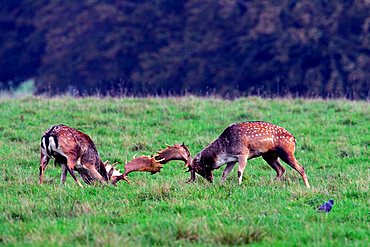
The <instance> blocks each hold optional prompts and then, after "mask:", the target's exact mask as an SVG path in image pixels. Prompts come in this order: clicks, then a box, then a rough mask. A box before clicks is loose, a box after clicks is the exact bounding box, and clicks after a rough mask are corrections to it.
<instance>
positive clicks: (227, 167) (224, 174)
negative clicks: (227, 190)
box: [221, 162, 236, 183]
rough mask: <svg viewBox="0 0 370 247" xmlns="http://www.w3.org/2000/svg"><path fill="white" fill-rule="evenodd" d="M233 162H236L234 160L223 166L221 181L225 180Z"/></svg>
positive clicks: (232, 166)
mask: <svg viewBox="0 0 370 247" xmlns="http://www.w3.org/2000/svg"><path fill="white" fill-rule="evenodd" d="M235 164H236V162H229V163H227V165H226V168H225V170H224V172H223V173H222V178H221V183H224V182H225V181H226V178H227V176H228V175H229V173H230V172H231V171H232V170H233V168H234V166H235Z"/></svg>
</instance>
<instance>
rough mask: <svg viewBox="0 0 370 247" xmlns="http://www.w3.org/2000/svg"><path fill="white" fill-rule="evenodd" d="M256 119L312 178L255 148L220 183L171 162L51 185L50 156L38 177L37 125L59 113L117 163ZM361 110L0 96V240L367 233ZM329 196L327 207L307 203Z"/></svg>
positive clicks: (356, 106) (178, 240)
mask: <svg viewBox="0 0 370 247" xmlns="http://www.w3.org/2000/svg"><path fill="white" fill-rule="evenodd" d="M248 120H265V121H268V122H272V123H275V124H277V125H280V126H283V127H285V128H286V129H287V130H288V131H290V132H291V133H293V134H294V135H295V137H296V139H297V145H298V147H297V150H296V157H297V159H298V160H299V162H300V163H301V164H302V165H303V166H304V167H305V169H306V171H307V174H308V178H309V182H310V184H311V186H312V188H311V189H306V188H305V187H304V185H303V182H302V180H301V178H300V176H299V175H298V173H297V172H295V171H293V170H292V169H291V168H290V167H288V166H287V165H285V164H284V166H285V167H286V168H287V173H286V176H285V180H284V181H282V182H275V181H273V178H274V176H275V172H274V171H273V170H272V169H271V168H270V167H269V166H268V165H267V164H266V163H265V162H264V161H263V160H262V159H261V158H258V159H254V160H250V161H249V162H248V165H247V168H246V170H245V173H244V180H243V184H242V185H241V186H239V185H238V184H237V176H236V169H235V170H234V171H233V172H232V173H231V174H230V176H229V178H228V180H227V181H226V183H225V184H223V185H220V183H219V182H220V178H221V174H222V171H223V169H219V170H216V172H215V183H214V184H209V183H208V182H206V181H205V180H204V179H203V178H200V177H199V178H198V180H197V181H196V182H195V183H193V184H187V183H185V181H186V180H187V179H188V177H189V176H190V175H189V174H188V173H185V172H184V169H183V164H182V163H181V162H173V163H169V164H167V165H166V166H165V167H164V168H163V169H162V171H161V173H159V174H156V175H150V174H149V173H132V174H130V175H129V178H130V180H131V184H130V185H128V184H126V183H125V182H123V181H122V182H120V183H119V184H118V186H117V187H113V186H100V185H95V186H86V187H85V188H84V189H81V188H79V187H78V186H77V185H76V184H75V183H74V181H73V180H72V178H71V176H70V175H68V178H67V182H66V184H65V185H64V186H60V184H59V180H60V172H61V169H60V167H59V166H56V165H54V164H53V162H51V163H50V164H49V166H48V167H47V169H46V173H45V179H46V183H45V184H43V185H42V186H40V185H39V184H38V182H37V180H38V166H39V145H40V138H41V136H42V134H43V132H44V131H45V130H46V129H48V128H49V127H50V126H51V125H54V124H59V123H64V124H67V125H70V126H72V127H75V128H77V129H80V130H82V131H84V132H85V133H87V134H88V135H90V136H91V137H92V139H93V140H94V142H95V144H96V145H97V148H98V150H99V153H100V155H101V157H102V158H103V160H105V159H109V160H111V161H117V162H119V164H120V165H119V167H120V168H121V169H123V165H124V163H125V162H126V161H127V160H130V159H131V158H132V157H133V156H134V155H135V154H138V155H141V154H152V153H154V152H155V151H157V150H159V149H161V148H163V147H165V143H168V144H174V143H180V142H181V143H182V142H183V141H184V142H185V143H186V144H187V145H188V146H189V147H190V150H191V152H192V154H193V155H194V154H196V153H197V152H199V151H200V150H201V149H202V148H204V147H205V146H206V145H208V144H209V143H210V142H211V141H213V140H214V139H215V138H217V136H218V135H219V134H220V133H221V132H222V130H223V129H224V128H225V127H226V126H228V125H229V124H231V123H233V122H238V121H248ZM369 130H370V110H369V103H367V102H350V101H341V100H336V101H322V100H288V99H287V100H285V99H283V100H279V99H277V100H266V99H260V98H244V99H238V100H235V101H226V100H221V99H200V98H194V97H185V98H169V99H160V98H152V99H97V98H85V99H72V98H56V99H42V98H33V97H32V98H24V99H6V98H5V99H0V179H1V183H0V191H1V197H0V208H1V212H0V223H1V224H0V244H5V245H17V246H18V245H71V246H72V245H73V246H78V245H89V246H91V245H111V246H114V245H120V246H127V245H130V246H133V245H135V246H146V245H160V246H162V245H176V246H177V245H191V244H194V245H208V246H213V245H215V244H219V245H222V244H223V245H237V244H241V245H245V244H252V245H262V246H271V245H272V244H274V245H278V246H281V245H289V246H292V245H297V246H302V245H307V246H323V245H324V246H329V245H332V246H333V245H346V246H365V245H367V244H368V243H369V235H370V231H369V192H368V191H369V165H370V151H369V148H368V147H369V144H370V133H369ZM330 198H333V199H334V201H335V204H334V207H333V210H332V211H331V212H330V213H329V214H322V213H317V212H316V207H317V205H320V204H321V203H323V202H324V201H327V200H328V199H330Z"/></svg>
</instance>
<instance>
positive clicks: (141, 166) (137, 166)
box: [111, 156, 163, 185]
mask: <svg viewBox="0 0 370 247" xmlns="http://www.w3.org/2000/svg"><path fill="white" fill-rule="evenodd" d="M161 161H163V160H156V159H155V158H154V157H152V156H140V157H137V158H134V159H133V160H131V161H130V162H128V163H127V164H126V165H125V172H124V174H123V175H118V176H114V177H112V179H111V180H112V184H113V185H115V184H116V183H117V182H118V181H120V180H122V179H123V180H125V181H126V182H127V183H130V182H129V180H128V178H127V175H128V174H129V173H131V172H150V173H151V174H155V173H157V172H160V170H161V168H163V164H161V163H160V162H161Z"/></svg>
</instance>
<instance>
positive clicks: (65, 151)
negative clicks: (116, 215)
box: [39, 124, 122, 187]
mask: <svg viewBox="0 0 370 247" xmlns="http://www.w3.org/2000/svg"><path fill="white" fill-rule="evenodd" d="M51 157H53V158H55V161H56V162H57V163H59V164H60V165H61V166H62V174H61V183H62V184H64V183H65V181H66V176H67V172H69V173H70V174H71V176H72V177H73V179H74V180H75V181H76V183H77V184H78V185H79V186H80V187H83V186H82V184H81V183H80V181H79V180H78V179H77V177H76V174H75V173H74V171H75V170H76V171H77V172H78V173H79V174H80V175H81V177H82V179H83V180H84V182H85V183H87V184H90V183H91V182H92V181H93V180H98V181H100V182H101V183H106V182H108V180H110V179H111V178H112V177H114V176H120V175H122V174H121V173H120V172H119V171H118V170H116V169H115V168H114V166H113V165H109V164H108V162H105V163H103V162H102V160H101V159H100V157H99V154H98V151H97V149H96V147H95V144H94V142H93V141H92V140H91V138H90V137H89V136H88V135H86V134H84V133H82V132H81V131H78V130H76V129H73V128H70V127H68V126H66V125H63V124H61V125H55V126H52V127H51V128H49V129H48V130H47V131H46V132H45V134H44V135H43V136H42V138H41V158H40V173H39V183H40V184H41V183H42V182H43V176H44V171H45V168H46V166H47V164H48V163H49V160H50V158H51Z"/></svg>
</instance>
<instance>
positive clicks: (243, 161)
mask: <svg viewBox="0 0 370 247" xmlns="http://www.w3.org/2000/svg"><path fill="white" fill-rule="evenodd" d="M247 157H248V156H244V155H241V156H239V157H238V163H239V166H238V181H239V184H241V183H242V180H243V173H244V169H245V167H246V165H247Z"/></svg>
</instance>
